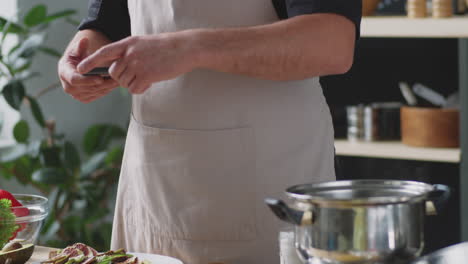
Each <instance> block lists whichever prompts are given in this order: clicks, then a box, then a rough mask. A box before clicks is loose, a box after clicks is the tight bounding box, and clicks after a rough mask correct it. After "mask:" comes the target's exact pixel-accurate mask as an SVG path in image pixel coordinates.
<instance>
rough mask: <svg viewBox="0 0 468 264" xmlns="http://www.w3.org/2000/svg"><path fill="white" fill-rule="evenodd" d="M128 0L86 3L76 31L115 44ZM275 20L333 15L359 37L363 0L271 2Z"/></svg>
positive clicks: (126, 25) (124, 25)
mask: <svg viewBox="0 0 468 264" xmlns="http://www.w3.org/2000/svg"><path fill="white" fill-rule="evenodd" d="M127 1H128V0H89V7H88V16H87V17H86V18H85V19H84V20H83V21H82V22H81V24H80V26H79V29H80V30H83V29H96V30H98V31H100V32H102V33H103V34H104V35H106V36H107V37H108V38H109V39H110V40H112V41H117V40H120V39H123V38H125V37H127V36H130V16H129V14H128V6H127ZM272 2H273V4H274V7H275V9H276V12H277V14H278V17H279V18H281V19H286V18H289V17H294V16H298V15H304V14H314V13H335V14H339V15H342V16H344V17H346V18H348V19H349V20H351V21H352V22H353V23H354V24H355V25H356V39H357V38H359V34H360V24H361V8H362V0H272Z"/></svg>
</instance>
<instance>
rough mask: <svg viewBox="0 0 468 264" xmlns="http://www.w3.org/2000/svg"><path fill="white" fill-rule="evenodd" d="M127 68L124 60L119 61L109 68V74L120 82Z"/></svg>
mask: <svg viewBox="0 0 468 264" xmlns="http://www.w3.org/2000/svg"><path fill="white" fill-rule="evenodd" d="M126 68H127V64H125V63H124V62H123V61H122V59H118V60H116V61H114V62H113V63H112V65H111V66H110V67H109V74H110V76H111V77H112V78H113V79H114V80H120V78H121V77H122V74H123V73H124V72H125V69H126Z"/></svg>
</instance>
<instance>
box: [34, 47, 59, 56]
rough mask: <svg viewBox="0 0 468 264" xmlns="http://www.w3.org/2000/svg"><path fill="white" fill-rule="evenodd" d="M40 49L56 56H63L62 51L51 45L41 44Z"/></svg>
mask: <svg viewBox="0 0 468 264" xmlns="http://www.w3.org/2000/svg"><path fill="white" fill-rule="evenodd" d="M38 50H39V51H41V52H43V53H45V54H47V55H50V56H52V57H56V58H60V57H62V53H60V52H59V51H57V50H56V49H53V48H50V47H46V46H40V47H39V48H38Z"/></svg>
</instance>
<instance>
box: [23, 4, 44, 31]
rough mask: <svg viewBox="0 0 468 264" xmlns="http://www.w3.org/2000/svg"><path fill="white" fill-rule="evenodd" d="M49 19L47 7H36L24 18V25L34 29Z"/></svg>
mask: <svg viewBox="0 0 468 264" xmlns="http://www.w3.org/2000/svg"><path fill="white" fill-rule="evenodd" d="M46 17H47V7H46V6H45V5H42V4H40V5H36V6H34V7H33V8H31V10H29V12H28V13H27V14H26V16H25V17H24V24H25V25H26V26H28V27H34V26H37V25H39V24H42V23H44V21H45V19H46Z"/></svg>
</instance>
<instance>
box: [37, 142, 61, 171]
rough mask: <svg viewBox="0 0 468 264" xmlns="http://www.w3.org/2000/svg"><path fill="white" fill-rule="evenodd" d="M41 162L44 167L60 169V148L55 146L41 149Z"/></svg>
mask: <svg viewBox="0 0 468 264" xmlns="http://www.w3.org/2000/svg"><path fill="white" fill-rule="evenodd" d="M41 161H42V164H44V166H45V167H57V168H58V167H61V165H62V162H61V160H60V148H59V147H57V146H53V147H43V148H42V149H41Z"/></svg>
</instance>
